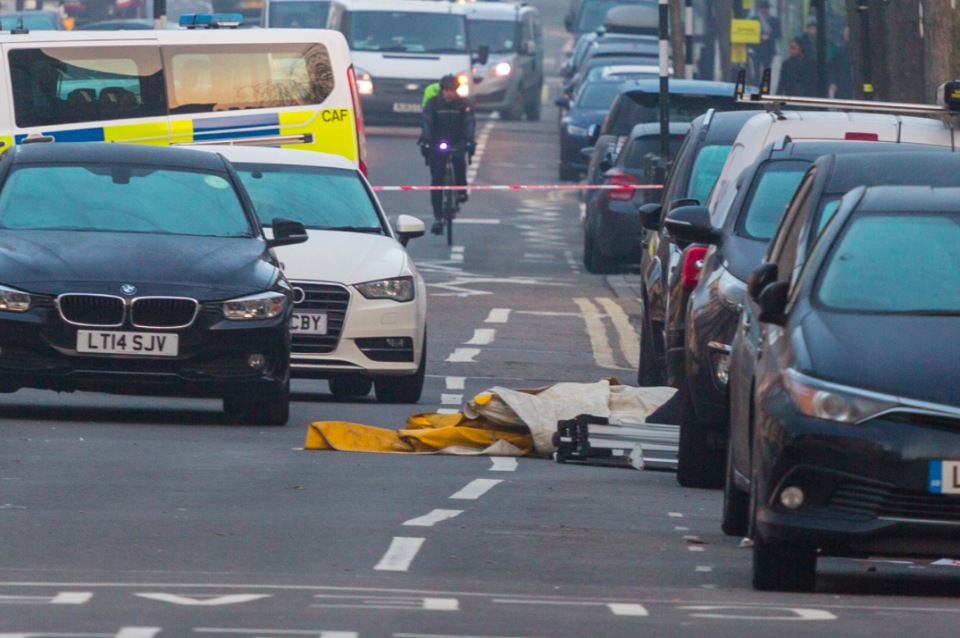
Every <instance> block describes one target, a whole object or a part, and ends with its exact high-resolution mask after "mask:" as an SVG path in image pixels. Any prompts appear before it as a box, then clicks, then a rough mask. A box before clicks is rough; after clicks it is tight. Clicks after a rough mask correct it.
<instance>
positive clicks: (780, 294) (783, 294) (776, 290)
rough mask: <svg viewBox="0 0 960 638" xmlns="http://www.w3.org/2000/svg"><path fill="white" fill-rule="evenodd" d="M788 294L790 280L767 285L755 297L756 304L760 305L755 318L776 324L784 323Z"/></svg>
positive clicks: (785, 320) (781, 324)
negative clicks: (756, 297)
mask: <svg viewBox="0 0 960 638" xmlns="http://www.w3.org/2000/svg"><path fill="white" fill-rule="evenodd" d="M789 296H790V282H788V281H777V282H774V283H772V284H770V285H768V286H767V287H766V288H764V289H763V292H761V293H760V297H759V298H758V299H757V305H758V306H760V312H759V314H758V315H757V319H758V320H759V321H760V322H761V323H772V324H774V325H776V326H783V325H786V323H787V314H786V313H787V299H788V298H789Z"/></svg>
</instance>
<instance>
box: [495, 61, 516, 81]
mask: <svg viewBox="0 0 960 638" xmlns="http://www.w3.org/2000/svg"><path fill="white" fill-rule="evenodd" d="M511 71H513V67H512V66H510V63H509V62H500V63H499V64H497V66H495V67H493V72H494V73H496V74H497V75H498V76H500V77H502V78H505V77H507V76H508V75H510V72H511Z"/></svg>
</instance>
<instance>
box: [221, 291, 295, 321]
mask: <svg viewBox="0 0 960 638" xmlns="http://www.w3.org/2000/svg"><path fill="white" fill-rule="evenodd" d="M286 307H287V296H286V295H284V294H281V293H279V292H262V293H260V294H259V295H250V296H248V297H239V298H237V299H231V300H229V301H224V302H223V304H222V306H221V309H222V311H223V316H224V317H226V318H227V319H230V320H231V321H249V320H253V319H273V318H274V317H276V316H279V315H281V314H283V311H284V310H285V309H286Z"/></svg>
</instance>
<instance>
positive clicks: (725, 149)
mask: <svg viewBox="0 0 960 638" xmlns="http://www.w3.org/2000/svg"><path fill="white" fill-rule="evenodd" d="M731 148H733V146H732V145H731V146H727V145H721V144H712V145H710V146H704V147H702V148H701V149H700V153H699V154H697V159H696V160H695V161H694V163H693V170H692V171H691V172H690V186H688V187H687V197H690V198H693V199H695V200H697V201H698V202H700V203H701V204H704V203H706V201H707V197H709V196H710V191H712V190H713V186H714V185H715V184H716V183H717V179H718V178H719V177H720V171H721V170H723V164H724V162H726V161H727V157H728V156H729V155H730V149H731Z"/></svg>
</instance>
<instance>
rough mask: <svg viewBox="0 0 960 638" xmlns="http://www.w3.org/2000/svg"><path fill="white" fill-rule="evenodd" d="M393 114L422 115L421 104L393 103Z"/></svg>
mask: <svg viewBox="0 0 960 638" xmlns="http://www.w3.org/2000/svg"><path fill="white" fill-rule="evenodd" d="M393 112H394V113H423V105H422V104H407V103H406V102H394V103H393Z"/></svg>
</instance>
